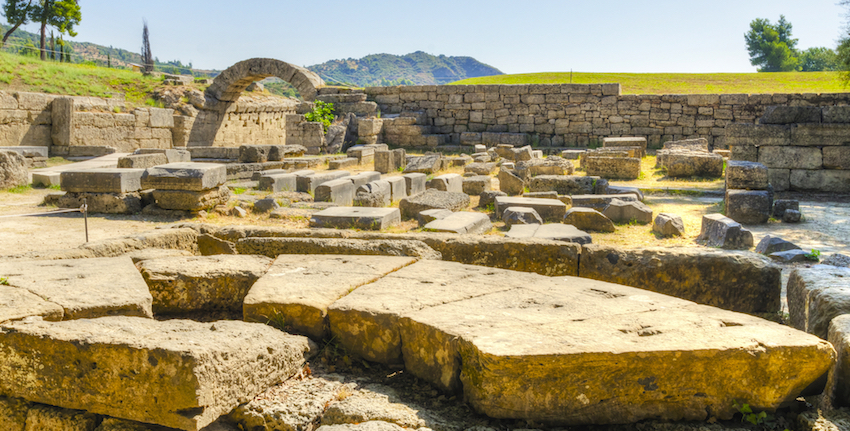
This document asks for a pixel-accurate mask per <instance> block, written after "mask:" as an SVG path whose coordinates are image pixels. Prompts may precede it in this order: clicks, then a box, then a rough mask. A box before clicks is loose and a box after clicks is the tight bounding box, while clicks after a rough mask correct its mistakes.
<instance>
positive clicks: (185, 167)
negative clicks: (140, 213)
mask: <svg viewBox="0 0 850 431" xmlns="http://www.w3.org/2000/svg"><path fill="white" fill-rule="evenodd" d="M225 182H227V168H226V167H225V166H224V165H221V164H217V163H191V162H190V163H169V164H166V165H159V166H154V167H152V168H148V169H146V170H145V173H144V175H142V188H143V189H157V190H190V191H196V192H199V191H203V190H209V189H214V188H217V187H218V186H220V185H222V184H224V183H225Z"/></svg>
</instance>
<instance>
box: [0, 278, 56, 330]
mask: <svg viewBox="0 0 850 431" xmlns="http://www.w3.org/2000/svg"><path fill="white" fill-rule="evenodd" d="M63 314H64V312H63V310H62V307H60V306H59V304H56V303H53V302H50V301H46V300H44V299H42V298H41V297H39V296H38V295H36V294H34V293H32V292H30V291H28V290H26V289H23V288H19V287H11V286H4V285H0V323H3V322H8V321H12V320H21V319H23V318H26V317H30V316H40V317H42V318H43V319H44V320H62V316H63Z"/></svg>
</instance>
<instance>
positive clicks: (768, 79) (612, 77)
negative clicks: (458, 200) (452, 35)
mask: <svg viewBox="0 0 850 431" xmlns="http://www.w3.org/2000/svg"><path fill="white" fill-rule="evenodd" d="M571 76H572V83H573V84H605V83H620V85H621V88H622V90H621V91H622V93H623V94H756V93H841V92H844V91H846V88H845V87H844V85H843V84H842V82H841V80H840V76H839V73H838V72H783V73H570V72H544V73H520V74H513V75H495V76H483V77H479V78H469V79H464V80H462V81H457V82H452V83H451V84H450V85H493V84H568V83H570V79H571V78H570V77H571Z"/></svg>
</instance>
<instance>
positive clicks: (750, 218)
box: [726, 189, 772, 224]
mask: <svg viewBox="0 0 850 431" xmlns="http://www.w3.org/2000/svg"><path fill="white" fill-rule="evenodd" d="M771 209H772V208H771V196H770V192H769V191H767V190H729V189H727V190H726V216H727V217H729V218H731V219H732V220H735V221H736V222H738V223H742V224H763V223H767V221H768V220H769V219H770V213H771Z"/></svg>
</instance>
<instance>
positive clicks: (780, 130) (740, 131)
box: [726, 123, 791, 162]
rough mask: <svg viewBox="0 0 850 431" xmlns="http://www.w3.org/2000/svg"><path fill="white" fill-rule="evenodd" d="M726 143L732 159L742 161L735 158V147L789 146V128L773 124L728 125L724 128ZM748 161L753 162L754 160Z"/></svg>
mask: <svg viewBox="0 0 850 431" xmlns="http://www.w3.org/2000/svg"><path fill="white" fill-rule="evenodd" d="M726 143H727V144H728V145H729V146H730V147H732V158H733V159H735V160H744V159H740V158H738V157H735V147H741V146H752V147H756V146H761V145H790V143H791V127H790V126H786V125H774V124H746V123H741V124H730V125H728V126H726ZM747 160H749V159H747ZM749 161H751V162H754V161H755V160H749Z"/></svg>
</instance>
